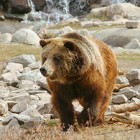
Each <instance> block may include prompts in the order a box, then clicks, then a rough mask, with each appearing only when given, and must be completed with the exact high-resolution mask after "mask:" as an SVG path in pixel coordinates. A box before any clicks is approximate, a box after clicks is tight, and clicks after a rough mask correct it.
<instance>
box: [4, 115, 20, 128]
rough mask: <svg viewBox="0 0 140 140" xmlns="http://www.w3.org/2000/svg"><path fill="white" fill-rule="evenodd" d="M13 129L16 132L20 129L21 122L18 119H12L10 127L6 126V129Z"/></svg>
mask: <svg viewBox="0 0 140 140" xmlns="http://www.w3.org/2000/svg"><path fill="white" fill-rule="evenodd" d="M13 128H14V130H15V128H20V125H19V122H18V120H17V119H16V118H12V119H11V120H10V122H9V123H8V125H7V126H6V129H13Z"/></svg>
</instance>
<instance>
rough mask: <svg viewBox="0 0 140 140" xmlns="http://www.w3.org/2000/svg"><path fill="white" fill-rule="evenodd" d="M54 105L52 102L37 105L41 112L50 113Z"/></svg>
mask: <svg viewBox="0 0 140 140" xmlns="http://www.w3.org/2000/svg"><path fill="white" fill-rule="evenodd" d="M52 108H53V105H52V104H51V103H46V104H44V105H40V106H38V107H37V110H38V112H39V113H40V114H50V113H52Z"/></svg>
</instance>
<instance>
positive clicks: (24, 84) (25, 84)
mask: <svg viewBox="0 0 140 140" xmlns="http://www.w3.org/2000/svg"><path fill="white" fill-rule="evenodd" d="M18 88H20V89H26V90H31V89H32V90H34V89H39V88H40V87H39V86H38V85H36V84H35V83H34V82H33V81H30V80H21V81H20V82H19V84H18Z"/></svg>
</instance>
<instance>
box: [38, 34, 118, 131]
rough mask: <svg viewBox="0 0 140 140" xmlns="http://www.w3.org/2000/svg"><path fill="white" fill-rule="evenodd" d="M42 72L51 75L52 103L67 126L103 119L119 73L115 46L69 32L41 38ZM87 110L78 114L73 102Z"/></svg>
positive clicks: (90, 124) (66, 128)
mask: <svg viewBox="0 0 140 140" xmlns="http://www.w3.org/2000/svg"><path fill="white" fill-rule="evenodd" d="M40 45H41V46H42V55H41V56H42V67H41V68H40V71H41V73H42V74H43V75H44V76H45V77H47V82H48V86H49V90H50V92H51V95H52V104H53V106H54V108H55V109H56V111H57V112H58V115H59V117H60V120H61V125H62V126H63V127H62V128H63V130H64V131H67V130H68V128H69V127H70V126H71V125H74V122H75V119H77V122H78V123H79V124H80V125H83V126H87V125H88V126H92V125H98V124H100V123H102V122H103V120H104V116H105V111H106V110H107V107H108V104H109V102H110V99H111V95H112V90H113V86H114V82H115V78H116V76H117V63H116V58H115V56H114V54H113V52H112V50H111V49H110V48H109V47H108V46H107V45H106V44H105V43H103V42H102V41H99V40H97V39H95V38H93V37H92V36H90V35H89V36H82V35H80V34H78V33H75V32H72V33H67V34H64V35H61V36H58V37H56V38H51V39H48V40H41V41H40ZM74 100H78V101H79V103H80V104H81V105H82V106H83V111H82V112H81V113H79V114H78V115H77V116H76V117H75V115H74V114H75V113H74V108H73V105H72V102H73V101H74Z"/></svg>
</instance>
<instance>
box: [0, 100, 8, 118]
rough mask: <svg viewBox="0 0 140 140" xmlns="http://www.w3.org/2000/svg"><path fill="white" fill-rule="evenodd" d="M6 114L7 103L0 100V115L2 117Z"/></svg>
mask: <svg viewBox="0 0 140 140" xmlns="http://www.w3.org/2000/svg"><path fill="white" fill-rule="evenodd" d="M7 112H8V105H7V102H5V101H3V100H0V115H4V114H6V113H7Z"/></svg>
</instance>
